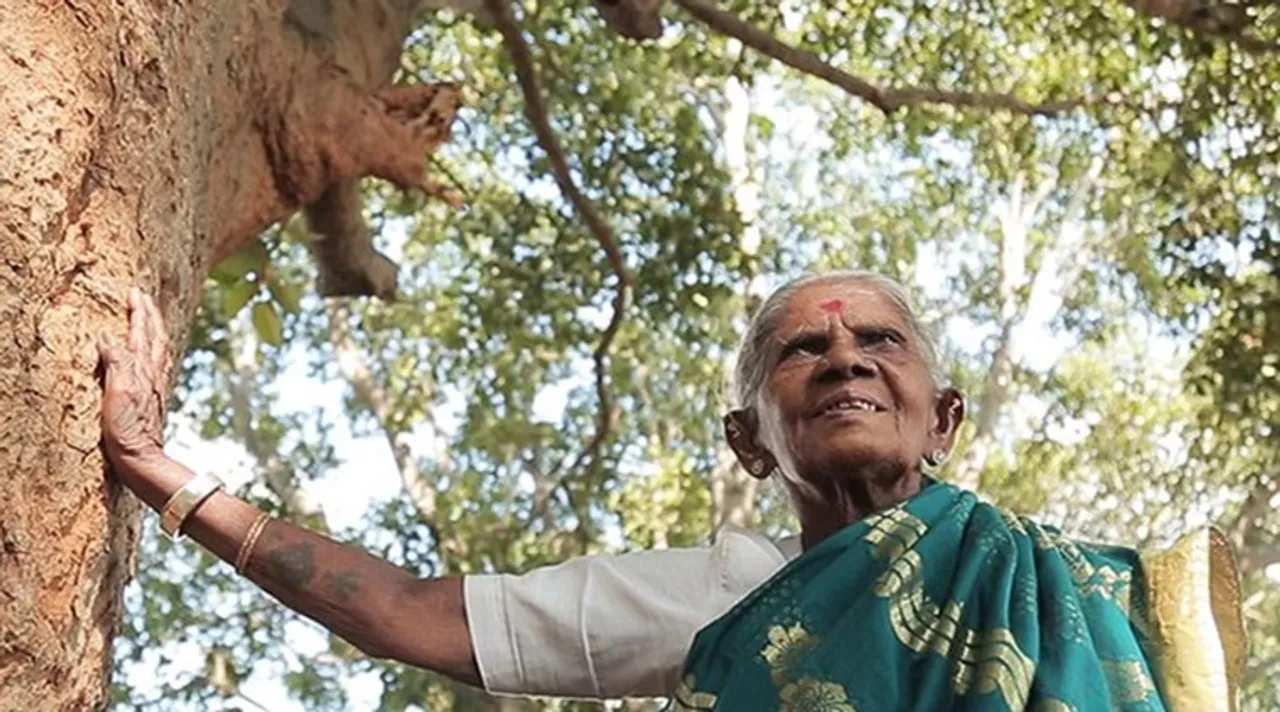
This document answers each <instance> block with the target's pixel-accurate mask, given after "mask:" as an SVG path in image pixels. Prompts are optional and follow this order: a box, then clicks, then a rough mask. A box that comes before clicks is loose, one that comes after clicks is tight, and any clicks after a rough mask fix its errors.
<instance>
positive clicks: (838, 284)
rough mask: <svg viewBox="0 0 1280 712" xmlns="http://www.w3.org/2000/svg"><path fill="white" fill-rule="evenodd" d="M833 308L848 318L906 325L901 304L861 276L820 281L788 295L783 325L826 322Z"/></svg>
mask: <svg viewBox="0 0 1280 712" xmlns="http://www.w3.org/2000/svg"><path fill="white" fill-rule="evenodd" d="M833 311H838V312H839V313H840V316H841V319H842V320H844V321H845V322H852V323H865V322H873V323H877V324H886V325H897V326H900V327H905V326H906V324H905V321H904V320H903V318H902V312H901V311H900V310H899V309H898V305H897V304H895V303H894V302H893V300H892V299H890V298H889V297H888V296H886V295H885V294H884V292H882V291H880V290H879V289H878V288H876V286H875V285H873V284H871V283H869V282H866V281H860V280H840V281H831V282H818V283H816V284H809V285H806V286H804V287H801V288H800V289H799V290H797V291H796V293H795V294H792V295H791V296H790V297H789V298H788V299H787V303H786V305H785V306H784V307H783V309H782V314H781V318H780V319H779V326H780V327H781V328H782V329H783V330H786V329H788V328H799V327H801V326H803V325H805V324H812V323H814V322H819V323H825V322H826V321H827V318H828V315H829V314H830V313H832V312H833Z"/></svg>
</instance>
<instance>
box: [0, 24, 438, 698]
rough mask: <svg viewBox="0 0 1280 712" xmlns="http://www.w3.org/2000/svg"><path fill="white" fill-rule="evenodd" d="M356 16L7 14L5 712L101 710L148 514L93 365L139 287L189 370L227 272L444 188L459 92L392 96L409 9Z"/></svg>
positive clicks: (0, 425) (0, 50)
mask: <svg viewBox="0 0 1280 712" xmlns="http://www.w3.org/2000/svg"><path fill="white" fill-rule="evenodd" d="M355 4H356V3H355V2H354V0H311V1H308V0H301V1H298V0H295V1H294V2H292V3H286V2H285V1H284V0H278V1H276V2H253V3H250V2H228V3H215V2H213V1H212V0H202V1H201V0H195V1H192V2H186V3H158V2H141V1H140V0H117V1H116V2H112V3H106V2H88V1H86V0H68V2H64V3H36V2H29V1H24V0H4V2H0V125H3V126H4V127H5V134H4V138H3V139H0V323H3V324H4V327H3V328H4V330H5V331H4V337H3V338H2V339H0V433H2V434H3V435H0V472H3V473H4V477H5V481H4V496H3V499H0V502H2V504H0V581H3V585H2V586H0V710H19V709H21V710H30V709H39V710H76V711H77V712H78V711H80V710H89V709H95V708H99V707H101V706H102V705H103V704H104V700H105V690H106V686H105V683H106V680H107V679H108V675H109V671H110V664H111V637H112V633H113V631H114V628H115V626H116V623H117V620H118V617H119V613H120V592H121V588H122V587H123V585H124V583H125V582H126V580H127V579H128V578H129V575H130V569H131V567H132V565H133V557H134V549H135V546H134V545H135V542H136V540H137V530H138V511H139V507H138V505H137V503H136V501H135V500H134V499H133V498H132V497H131V496H129V495H127V494H125V493H123V492H122V490H121V489H120V487H119V486H118V485H117V484H115V483H114V482H111V481H109V480H107V479H105V478H104V476H103V475H104V473H103V467H104V465H103V460H102V457H101V456H100V454H99V450H98V441H99V437H100V432H99V428H98V397H99V386H98V382H97V380H96V378H95V374H94V371H95V366H96V362H97V355H96V351H95V348H94V343H95V340H96V339H97V338H98V337H99V335H100V334H103V333H107V334H110V335H112V336H113V337H114V338H115V339H116V340H117V342H119V341H120V340H121V339H123V335H124V333H125V328H126V317H127V306H126V295H127V293H128V290H129V288H130V287H131V286H134V285H137V286H139V287H141V288H142V289H143V290H144V291H146V292H148V293H150V294H151V295H153V296H154V297H155V298H156V299H157V301H158V303H159V305H160V307H161V309H162V311H163V313H164V315H165V317H166V319H167V321H168V323H169V324H170V325H171V330H172V331H173V333H174V336H175V346H174V348H173V355H174V357H175V358H176V357H177V356H178V355H179V354H180V352H181V348H180V347H181V344H182V342H183V341H184V338H183V337H184V334H185V331H186V329H187V325H188V324H189V323H190V321H191V318H192V316H193V314H194V310H195V308H196V306H197V304H198V301H199V300H198V297H199V293H200V290H201V287H202V284H203V281H204V278H205V276H206V274H207V272H208V269H209V268H210V267H211V265H212V264H213V263H214V261H215V260H216V259H218V258H219V257H220V256H223V255H226V254H228V253H230V252H231V251H233V250H234V249H236V248H237V247H238V246H239V245H241V244H243V243H244V242H245V241H247V240H251V239H254V237H255V236H256V235H257V233H258V232H259V231H260V230H261V229H262V228H264V227H266V226H267V225H269V224H271V223H272V222H274V221H277V220H280V219H283V218H285V217H288V216H289V215H291V214H293V213H294V212H296V211H297V210H298V209H300V208H302V207H307V206H311V207H315V206H314V204H315V203H316V202H317V201H319V200H320V199H321V198H322V196H324V195H326V194H327V193H332V192H333V190H332V189H334V188H335V187H338V186H345V187H346V188H347V189H349V190H355V181H356V179H358V178H359V177H361V176H364V175H376V176H379V177H384V178H388V179H392V180H395V181H397V182H398V183H400V184H402V185H413V186H418V187H423V188H431V187H432V186H431V184H430V183H429V181H427V180H426V178H425V176H424V175H423V168H422V164H423V161H422V150H429V149H431V148H433V147H434V146H436V145H438V144H439V143H440V142H442V141H443V140H445V138H446V137H447V130H448V124H449V122H450V120H451V118H452V113H453V110H454V108H456V91H455V90H454V89H453V88H452V87H450V86H447V85H419V86H416V87H398V88H386V87H385V84H386V81H387V79H388V78H389V77H390V76H391V73H392V72H393V71H394V69H395V67H396V66H397V64H398V61H399V55H400V49H401V44H402V41H403V39H404V38H405V36H406V35H407V33H408V30H409V28H410V21H411V15H412V11H413V2H410V1H409V0H375V1H373V2H362V3H360V9H359V12H358V14H357V10H356V9H355V8H354V5H355ZM321 207H324V206H321ZM329 212H330V213H332V210H330V211H329ZM343 217H345V218H349V217H350V216H349V215H347V216H343ZM313 222H314V220H313ZM347 222H348V223H349V222H350V221H349V220H347ZM319 227H320V228H323V227H324V226H323V225H321V226H319ZM318 232H321V233H323V234H325V239H326V240H337V239H340V238H341V236H340V235H339V236H335V235H333V234H331V232H332V231H329V232H326V231H325V230H324V229H319V230H318ZM364 237H365V238H366V239H365V243H363V244H359V245H356V246H355V247H354V248H353V249H351V250H347V251H345V252H343V251H338V252H339V253H340V254H338V255H337V256H334V255H333V254H331V253H333V252H334V251H332V250H330V251H329V252H327V253H326V254H327V255H328V257H327V259H330V260H331V261H333V263H334V264H330V265H328V267H329V268H331V269H332V268H333V267H334V266H335V265H336V266H338V267H341V264H338V263H340V262H341V261H342V260H343V259H345V257H350V258H351V260H352V262H353V263H359V264H358V265H357V266H356V267H355V269H357V270H358V269H361V268H362V267H361V266H360V265H363V264H365V263H367V262H368V260H367V254H366V253H365V252H364V251H367V250H371V248H369V247H368V246H367V234H366V235H364ZM344 255H345V257H344ZM322 259H326V257H323V256H322ZM361 260H363V261H361Z"/></svg>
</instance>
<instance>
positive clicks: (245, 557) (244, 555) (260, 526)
mask: <svg viewBox="0 0 1280 712" xmlns="http://www.w3.org/2000/svg"><path fill="white" fill-rule="evenodd" d="M270 523H271V515H270V514H267V513H266V512H262V513H261V514H259V515H258V518H257V519H255V520H253V524H250V525H249V533H248V534H245V537H244V541H242V542H240V551H238V552H236V573H238V574H241V575H243V574H244V570H245V567H247V566H248V565H249V557H251V556H253V547H254V546H257V544H258V537H260V536H262V531H263V530H264V529H266V528H267V525H268V524H270Z"/></svg>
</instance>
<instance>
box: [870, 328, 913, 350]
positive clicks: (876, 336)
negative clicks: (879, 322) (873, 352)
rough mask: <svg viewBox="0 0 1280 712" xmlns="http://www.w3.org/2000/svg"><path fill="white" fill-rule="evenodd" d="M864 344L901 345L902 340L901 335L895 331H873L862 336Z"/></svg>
mask: <svg viewBox="0 0 1280 712" xmlns="http://www.w3.org/2000/svg"><path fill="white" fill-rule="evenodd" d="M863 340H864V342H865V343H866V344H868V345H870V346H879V345H886V344H888V345H893V346H901V345H902V344H903V343H904V342H903V340H902V336H901V335H899V334H898V333H897V332H895V331H887V330H884V331H873V332H870V333H869V334H867V335H866V336H865V337H863Z"/></svg>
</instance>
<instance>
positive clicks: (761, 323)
mask: <svg viewBox="0 0 1280 712" xmlns="http://www.w3.org/2000/svg"><path fill="white" fill-rule="evenodd" d="M829 282H862V283H864V284H869V285H871V286H872V287H874V288H875V289H877V290H878V291H879V292H880V293H881V294H883V295H884V296H886V297H888V298H889V301H891V302H893V305H894V306H895V307H897V308H898V311H899V312H900V313H901V315H902V320H903V321H904V322H906V325H907V328H908V329H909V330H910V331H911V336H912V337H913V338H914V340H915V342H916V344H917V345H918V347H919V350H920V357H921V358H922V359H924V364H925V367H926V368H928V369H929V375H930V376H931V377H932V379H933V385H934V387H935V388H939V389H941V388H942V387H943V386H944V385H945V384H946V377H945V375H944V374H943V373H942V370H941V368H940V367H939V365H938V354H937V348H936V347H935V346H934V342H933V337H932V336H931V335H930V334H929V332H928V330H927V329H926V328H925V326H924V323H923V322H922V321H921V319H920V317H919V315H918V314H917V313H916V308H915V303H914V302H913V301H912V299H911V295H910V293H909V292H908V291H907V288H906V287H904V286H903V285H902V283H901V282H898V281H897V280H895V279H893V278H891V277H886V276H884V275H882V274H878V273H876V272H871V271H867V270H840V271H836V272H823V273H821V274H806V275H803V276H801V277H798V278H796V279H793V280H791V281H790V282H787V283H786V284H784V285H782V286H781V287H778V288H777V289H776V290H774V292H773V294H770V295H769V298H768V299H766V300H765V301H764V304H763V305H761V307H760V309H759V310H757V311H756V313H755V315H754V316H753V317H752V318H751V323H750V324H749V325H748V326H747V333H746V334H745V335H744V336H743V338H742V344H741V345H740V346H739V347H738V360H737V363H736V365H735V366H734V378H733V394H734V397H735V398H736V399H737V404H738V407H739V408H758V407H760V403H761V398H762V396H763V395H764V384H765V381H766V380H767V378H768V375H769V364H768V363H767V362H766V354H768V351H769V343H770V341H771V340H772V338H773V335H774V331H776V329H777V326H778V318H779V317H780V316H781V315H782V311H783V309H785V308H786V306H787V301H788V300H790V299H791V297H792V296H793V295H794V294H795V293H796V292H798V291H800V290H801V289H804V288H805V287H809V286H812V285H815V284H823V283H829Z"/></svg>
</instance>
